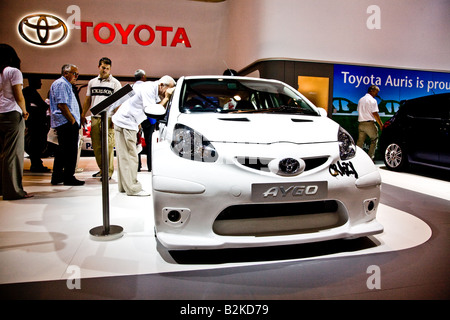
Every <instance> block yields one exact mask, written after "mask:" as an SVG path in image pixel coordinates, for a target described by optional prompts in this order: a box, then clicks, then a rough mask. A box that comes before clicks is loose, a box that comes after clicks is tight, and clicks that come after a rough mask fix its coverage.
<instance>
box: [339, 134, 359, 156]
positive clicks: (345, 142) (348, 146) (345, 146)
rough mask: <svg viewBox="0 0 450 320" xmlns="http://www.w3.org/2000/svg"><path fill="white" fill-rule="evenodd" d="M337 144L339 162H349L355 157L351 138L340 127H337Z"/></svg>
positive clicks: (354, 146) (354, 148) (353, 143)
mask: <svg viewBox="0 0 450 320" xmlns="http://www.w3.org/2000/svg"><path fill="white" fill-rule="evenodd" d="M338 142H339V156H340V157H341V160H349V159H351V158H353V157H354V156H355V154H356V145H355V141H353V138H352V136H351V135H350V134H349V133H348V132H347V131H345V129H344V128H342V127H339V132H338Z"/></svg>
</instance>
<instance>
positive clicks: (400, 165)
mask: <svg viewBox="0 0 450 320" xmlns="http://www.w3.org/2000/svg"><path fill="white" fill-rule="evenodd" d="M383 160H384V164H385V165H386V167H387V168H388V169H389V170H393V171H402V170H404V169H405V168H406V166H407V165H408V157H407V155H406V152H405V149H404V148H403V147H402V145H401V144H399V143H395V142H393V143H391V144H389V145H388V146H387V147H386V148H385V149H384V157H383Z"/></svg>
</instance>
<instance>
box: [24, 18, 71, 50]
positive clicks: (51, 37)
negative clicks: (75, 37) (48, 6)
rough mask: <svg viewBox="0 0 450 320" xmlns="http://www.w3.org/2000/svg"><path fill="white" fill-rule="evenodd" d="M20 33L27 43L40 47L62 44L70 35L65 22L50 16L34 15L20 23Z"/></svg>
mask: <svg viewBox="0 0 450 320" xmlns="http://www.w3.org/2000/svg"><path fill="white" fill-rule="evenodd" d="M19 33H20V35H21V36H22V38H23V39H25V40H26V41H28V42H30V43H32V44H35V45H38V46H52V45H56V44H58V43H61V42H62V41H64V39H66V37H67V35H68V29H67V26H66V24H65V23H64V21H62V20H61V19H60V18H58V17H56V16H54V15H50V14H32V15H29V16H26V17H25V18H23V19H22V20H21V21H20V22H19Z"/></svg>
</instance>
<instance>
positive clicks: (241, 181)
mask: <svg viewBox="0 0 450 320" xmlns="http://www.w3.org/2000/svg"><path fill="white" fill-rule="evenodd" d="M150 109H151V108H146V113H147V114H148V115H150V116H153V117H156V116H158V112H159V115H160V116H161V118H160V119H161V120H160V127H159V130H158V131H156V132H155V133H154V134H153V143H152V161H153V162H152V168H153V172H152V173H153V175H152V191H153V193H152V198H153V207H154V218H155V233H156V236H157V239H158V240H159V242H160V243H161V244H162V245H163V246H165V247H166V248H167V249H169V250H188V249H194V250H196V249H221V248H238V247H256V246H275V245H289V244H299V243H308V242H315V241H324V240H330V239H338V238H357V237H362V236H368V235H372V234H377V233H381V232H382V231H383V226H382V225H381V224H380V223H379V222H378V221H377V220H376V213H377V208H378V204H379V201H380V185H381V177H380V174H379V172H378V170H377V168H376V167H375V165H374V164H373V162H372V161H371V159H370V158H369V157H368V156H367V154H366V153H365V152H364V151H363V150H362V149H359V148H357V146H356V145H355V143H354V141H353V139H352V138H351V136H350V135H349V134H348V133H347V132H346V131H345V130H344V129H343V128H341V127H340V126H339V125H338V124H337V123H335V122H334V121H332V120H331V119H329V118H328V117H327V115H326V111H325V110H324V109H320V108H317V107H315V106H314V105H313V104H312V103H311V102H310V101H308V100H307V99H306V98H305V97H304V96H302V95H301V94H300V93H299V92H298V91H297V90H295V89H294V88H292V87H290V86H288V85H287V84H284V83H282V82H280V81H275V80H265V79H257V78H247V77H233V76H231V77H226V76H190V77H182V78H180V79H179V81H178V83H177V86H176V89H175V91H174V93H173V95H172V97H171V100H170V101H169V104H168V105H167V112H166V113H165V114H163V111H161V110H159V111H156V110H155V109H154V110H153V111H151V110H150ZM164 111H165V110H164Z"/></svg>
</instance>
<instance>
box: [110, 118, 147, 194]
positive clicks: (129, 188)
mask: <svg viewBox="0 0 450 320" xmlns="http://www.w3.org/2000/svg"><path fill="white" fill-rule="evenodd" d="M114 131H115V140H116V157H117V184H118V187H119V192H126V194H127V195H129V196H132V195H135V194H137V193H139V192H140V191H142V185H141V183H140V182H139V181H138V180H137V172H138V162H139V158H138V153H137V149H136V140H137V131H134V130H129V129H124V128H120V127H119V126H117V125H114Z"/></svg>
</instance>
